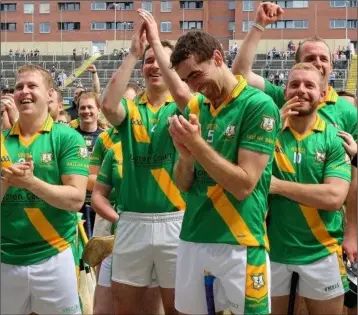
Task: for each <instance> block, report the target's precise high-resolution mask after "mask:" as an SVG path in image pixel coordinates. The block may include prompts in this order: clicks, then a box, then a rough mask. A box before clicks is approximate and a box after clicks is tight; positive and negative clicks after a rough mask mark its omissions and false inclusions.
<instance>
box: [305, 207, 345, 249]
mask: <svg viewBox="0 0 358 315" xmlns="http://www.w3.org/2000/svg"><path fill="white" fill-rule="evenodd" d="M299 207H300V208H301V211H302V214H303V216H304V217H305V219H306V222H307V224H308V226H309V227H310V229H311V232H312V234H313V235H314V236H315V237H316V239H317V241H318V242H320V243H321V244H322V245H323V246H324V247H326V249H327V250H328V251H329V252H330V253H331V254H332V253H335V252H337V251H338V248H339V245H338V241H337V239H335V238H334V237H332V236H331V235H330V234H329V232H328V231H327V229H326V226H325V224H324V222H323V220H322V219H321V217H320V215H319V213H318V210H317V209H316V208H312V207H307V206H304V205H300V204H299Z"/></svg>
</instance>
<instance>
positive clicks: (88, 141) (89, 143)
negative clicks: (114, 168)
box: [86, 139, 92, 147]
mask: <svg viewBox="0 0 358 315" xmlns="http://www.w3.org/2000/svg"><path fill="white" fill-rule="evenodd" d="M91 145H92V140H90V139H86V146H87V147H90V146H91Z"/></svg>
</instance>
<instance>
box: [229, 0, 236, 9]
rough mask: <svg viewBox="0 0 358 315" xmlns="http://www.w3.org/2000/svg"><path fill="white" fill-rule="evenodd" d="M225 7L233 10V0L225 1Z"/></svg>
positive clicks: (234, 4)
mask: <svg viewBox="0 0 358 315" xmlns="http://www.w3.org/2000/svg"><path fill="white" fill-rule="evenodd" d="M227 7H228V9H229V10H235V8H236V3H235V0H229V1H228V3H227Z"/></svg>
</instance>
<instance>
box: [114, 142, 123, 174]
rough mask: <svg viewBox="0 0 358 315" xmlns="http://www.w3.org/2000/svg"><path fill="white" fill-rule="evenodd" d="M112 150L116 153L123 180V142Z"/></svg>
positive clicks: (119, 171)
mask: <svg viewBox="0 0 358 315" xmlns="http://www.w3.org/2000/svg"><path fill="white" fill-rule="evenodd" d="M112 150H113V152H114V157H115V159H116V161H117V162H120V163H118V174H119V176H120V177H121V178H123V152H122V142H118V143H116V144H115V145H114V146H113V147H112Z"/></svg>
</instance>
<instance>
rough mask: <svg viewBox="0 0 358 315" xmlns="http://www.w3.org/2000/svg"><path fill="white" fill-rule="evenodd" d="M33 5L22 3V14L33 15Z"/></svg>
mask: <svg viewBox="0 0 358 315" xmlns="http://www.w3.org/2000/svg"><path fill="white" fill-rule="evenodd" d="M34 7H35V6H34V4H33V3H24V13H25V14H32V13H34Z"/></svg>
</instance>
